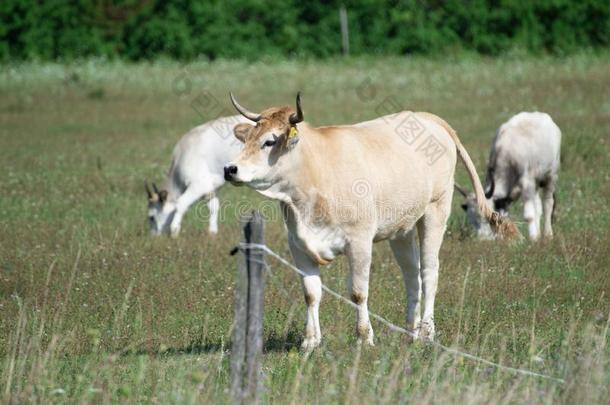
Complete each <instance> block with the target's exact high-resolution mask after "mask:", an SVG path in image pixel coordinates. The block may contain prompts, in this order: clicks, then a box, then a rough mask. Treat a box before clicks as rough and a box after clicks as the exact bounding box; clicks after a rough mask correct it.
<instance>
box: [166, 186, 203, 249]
mask: <svg viewBox="0 0 610 405" xmlns="http://www.w3.org/2000/svg"><path fill="white" fill-rule="evenodd" d="M203 194H204V193H202V192H201V189H200V188H196V187H193V186H191V187H189V188H187V189H186V191H185V192H184V193H182V194H181V195H180V197H178V199H177V200H176V210H175V211H174V216H173V218H172V222H171V224H170V227H169V231H170V235H171V236H172V237H173V238H175V237H177V236H178V234H179V233H180V226H181V224H182V218H183V217H184V214H185V213H186V211H187V210H188V209H189V208H190V207H191V205H193V204H194V203H196V202H197V200H199V199H200V198H201V196H202V195H203Z"/></svg>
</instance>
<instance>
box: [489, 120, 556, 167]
mask: <svg viewBox="0 0 610 405" xmlns="http://www.w3.org/2000/svg"><path fill="white" fill-rule="evenodd" d="M560 144H561V131H560V130H559V127H557V125H556V124H555V123H554V122H553V120H552V118H551V117H550V116H549V115H548V114H546V113H541V112H532V113H530V112H522V113H519V114H517V115H515V116H513V117H512V118H511V119H509V120H508V121H507V122H506V123H504V124H503V125H502V126H500V128H499V129H498V131H497V133H496V136H495V139H494V143H493V145H492V148H493V149H492V156H491V160H492V163H493V164H494V165H499V166H501V167H498V168H497V169H499V170H501V169H504V168H506V169H508V168H510V169H511V170H516V171H518V172H519V173H520V174H523V172H528V173H531V174H533V175H534V176H536V177H544V176H546V175H548V173H551V172H556V171H557V170H558V169H559V153H560Z"/></svg>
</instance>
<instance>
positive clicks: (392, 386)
mask: <svg viewBox="0 0 610 405" xmlns="http://www.w3.org/2000/svg"><path fill="white" fill-rule="evenodd" d="M608 89H610V54H602V55H597V56H592V55H576V56H571V57H568V58H563V59H553V58H545V57H543V58H537V59H534V58H531V57H528V58H518V57H513V58H510V57H507V58H503V59H481V58H470V57H467V58H464V59H451V60H442V59H438V60H431V59H410V58H394V59H392V58H390V59H381V60H378V59H347V60H336V61H327V62H315V61H312V62H266V63H264V62H259V63H253V64H247V63H245V62H223V61H219V62H215V63H195V64H190V65H186V66H183V65H179V64H177V63H171V62H157V63H153V64H138V65H128V64H123V63H120V62H101V61H86V62H83V63H75V64H72V65H56V64H42V65H38V64H25V65H4V66H0V165H1V166H0V168H1V169H2V176H1V177H0V314H1V316H0V358H1V359H2V363H1V366H0V390H1V391H0V401H4V402H7V403H18V402H24V401H34V402H49V401H50V402H77V401H78V402H81V401H82V402H107V401H112V402H119V401H129V402H159V403H189V402H206V401H212V400H213V401H215V402H227V401H229V400H230V398H229V394H228V386H229V362H228V358H229V354H230V333H231V322H232V318H233V315H232V312H233V306H232V305H233V286H234V273H235V264H236V259H235V257H231V256H229V251H230V249H231V248H232V247H233V246H234V245H235V243H236V242H237V241H238V239H239V232H240V230H239V228H238V226H237V220H238V216H239V212H241V211H243V210H244V208H245V207H254V206H257V205H260V204H261V203H262V202H263V201H264V200H263V199H262V198H261V197H259V196H258V195H256V194H255V193H254V192H251V191H249V190H246V189H245V188H233V187H231V186H227V187H226V188H225V189H223V190H222V192H221V199H222V201H223V204H225V207H224V209H223V217H222V221H221V227H220V233H219V235H218V236H217V237H215V238H211V237H209V236H207V234H206V232H205V231H204V229H205V228H206V227H207V223H206V222H207V221H206V208H205V207H204V205H203V204H201V205H200V206H197V207H196V209H194V210H192V211H191V212H189V214H187V217H186V219H185V223H184V226H183V233H182V234H181V236H180V238H178V239H177V240H172V239H169V238H157V239H151V238H149V237H148V234H147V229H146V218H145V208H146V199H145V193H144V190H143V181H144V179H148V180H156V181H157V182H160V181H161V179H162V178H163V176H164V174H165V172H166V170H167V168H168V166H169V157H170V153H171V149H172V147H173V145H174V144H175V142H176V141H177V140H178V139H179V137H180V136H181V134H183V133H184V132H186V131H187V130H188V129H189V128H191V127H193V126H195V125H196V124H198V123H201V122H203V121H205V120H208V119H211V118H214V117H216V116H218V115H221V114H233V111H232V110H231V109H230V108H229V106H230V104H229V102H228V97H227V94H228V91H229V90H233V91H235V92H236V94H237V95H238V97H239V99H240V101H241V102H243V103H244V105H246V106H248V107H249V108H251V109H253V110H256V109H262V108H264V107H267V106H272V105H278V104H292V102H293V100H294V95H295V92H296V91H297V90H302V91H303V94H304V97H303V107H304V111H305V119H306V120H307V121H309V122H311V123H313V124H335V123H350V122H356V121H361V120H365V119H369V118H373V117H375V116H378V115H381V114H384V113H385V111H386V109H387V108H390V109H398V108H403V109H410V110H415V111H431V112H434V113H436V114H438V115H440V116H442V117H444V118H445V119H446V120H447V121H448V122H449V123H450V124H451V125H452V126H453V127H454V128H455V129H456V130H457V132H458V134H459V135H460V137H461V139H462V142H463V143H464V144H465V146H466V147H467V149H468V150H469V151H470V153H471V155H472V157H473V159H474V160H475V163H476V164H477V167H478V168H479V170H480V173H482V172H483V167H484V162H485V159H486V156H487V150H488V147H489V143H490V140H491V137H492V134H493V132H494V130H495V128H496V127H497V126H498V125H499V124H500V123H502V122H503V121H505V120H506V119H508V118H509V117H510V116H511V115H512V114H514V113H516V112H519V111H523V110H540V111H545V112H548V113H550V114H551V116H552V117H553V118H554V119H555V121H556V122H557V124H558V125H559V126H560V128H561V129H562V131H563V145H562V168H561V172H560V180H559V185H558V188H559V189H558V209H557V222H556V227H555V232H556V238H555V239H554V240H552V241H550V242H540V243H536V244H521V245H515V246H506V245H501V244H496V243H493V242H478V241H476V240H474V239H473V238H472V237H471V236H470V235H469V234H468V231H467V229H466V227H465V224H464V220H465V219H464V215H463V213H462V211H461V209H460V208H459V202H460V201H458V199H457V198H456V199H455V201H454V210H453V214H452V217H451V219H450V224H449V229H448V232H447V235H446V239H445V243H444V245H443V248H442V250H441V273H440V282H439V283H440V286H439V291H438V296H437V306H436V311H437V312H436V327H437V331H438V341H439V342H442V343H443V344H446V345H449V346H455V347H459V348H461V349H463V350H465V351H467V352H469V353H473V354H477V355H480V356H482V357H485V358H487V359H490V360H493V361H498V362H501V363H502V364H506V365H509V366H515V367H524V368H527V369H530V370H533V371H536V372H540V373H544V374H548V375H552V376H555V377H559V378H564V379H565V380H566V383H565V384H558V383H556V382H553V381H548V380H543V379H538V378H532V377H525V376H516V375H513V374H511V373H507V372H504V371H499V370H496V369H493V368H490V367H488V366H486V365H484V364H479V363H476V362H472V361H469V360H464V359H461V358H459V357H455V356H452V355H450V354H447V353H444V352H442V351H438V350H436V349H434V348H431V347H429V346H425V345H422V344H415V345H408V344H407V343H406V342H405V339H404V337H401V336H399V335H396V334H395V333H393V332H390V331H388V330H387V329H386V328H385V327H384V326H383V325H381V324H379V323H377V322H375V321H373V328H374V329H375V332H376V347H374V348H364V347H363V348H360V347H358V345H356V339H355V335H354V319H355V314H354V313H353V311H352V310H351V309H350V308H348V307H346V306H345V305H344V304H342V303H340V302H339V301H337V300H335V299H333V298H332V297H330V296H328V295H326V296H325V297H324V298H323V301H322V306H321V314H320V317H321V320H320V321H321V325H322V329H323V335H324V340H323V345H322V347H321V348H320V349H319V350H316V351H315V352H313V353H311V354H309V355H307V354H303V353H301V352H300V351H299V344H300V340H301V338H302V329H303V325H304V320H305V318H304V315H305V313H304V312H305V308H304V304H303V300H302V297H301V289H300V283H299V282H298V279H297V278H296V277H295V275H294V274H293V273H292V272H290V270H288V269H286V268H284V267H282V266H281V265H279V264H278V263H277V262H275V261H273V260H271V259H269V264H270V268H271V270H272V275H271V276H269V278H268V280H267V286H268V287H267V292H266V301H265V309H266V314H265V316H266V317H265V324H264V334H265V357H264V372H265V379H266V380H265V393H264V395H265V401H266V402H293V403H302V402H316V403H322V402H333V403H343V402H347V401H349V402H353V403H370V402H375V403H377V402H380V403H383V402H390V403H395V402H415V403H454V402H467V403H480V402H489V403H497V402H502V403H525V402H526V403H557V402H561V403H582V404H585V403H586V404H589V403H603V402H606V401H607V398H608V394H609V392H608V391H609V388H608V387H610V349H609V347H608V344H607V338H608V335H609V333H608V316H609V309H610V300H609V297H610V277H609V271H610V265H609V263H610V249H609V244H610V208H609V204H608V202H609V201H610V187H608V181H609V180H610V178H609V176H610V137H609V134H610V98H609V97H608V95H609V93H608ZM355 164H364V163H363V162H355ZM457 173H458V179H459V180H460V182H461V183H462V184H467V181H466V173H465V170H464V169H463V168H462V167H461V166H460V167H458V170H457ZM513 214H514V215H515V216H516V218H517V219H518V220H519V219H520V212H519V207H515V208H514V209H513ZM521 226H523V225H521ZM267 241H268V244H269V245H270V246H271V247H272V248H273V249H274V250H275V251H277V252H278V253H280V254H282V255H283V256H285V257H289V253H288V248H287V243H286V238H285V232H284V229H283V225H282V224H281V222H280V221H279V220H277V217H275V219H273V218H271V219H270V221H269V222H268V223H267ZM372 267H373V268H372V280H371V293H370V300H369V304H370V309H371V310H372V311H374V312H377V313H379V314H381V315H383V316H385V317H386V318H388V319H390V320H391V321H392V322H395V323H397V324H399V325H403V324H404V304H405V300H404V292H403V285H402V280H401V276H400V271H399V270H398V267H397V266H396V264H395V263H394V261H393V258H392V257H391V254H390V249H389V247H388V246H387V244H386V243H380V244H378V245H376V248H375V251H374V261H373V265H372ZM322 277H323V281H324V282H325V283H326V284H327V285H328V286H330V287H331V288H333V289H335V290H337V291H340V292H342V293H345V290H346V287H345V278H346V263H345V260H344V259H343V258H342V259H340V260H338V261H336V262H335V263H333V264H332V265H330V266H328V267H326V268H324V269H323V273H322Z"/></svg>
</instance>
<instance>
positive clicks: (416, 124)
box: [225, 95, 518, 349]
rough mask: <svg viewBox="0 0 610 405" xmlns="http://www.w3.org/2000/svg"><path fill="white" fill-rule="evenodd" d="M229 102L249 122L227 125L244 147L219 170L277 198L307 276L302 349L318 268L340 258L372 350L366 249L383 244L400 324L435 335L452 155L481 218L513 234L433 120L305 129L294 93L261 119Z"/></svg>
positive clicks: (419, 116) (314, 307)
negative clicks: (398, 294)
mask: <svg viewBox="0 0 610 405" xmlns="http://www.w3.org/2000/svg"><path fill="white" fill-rule="evenodd" d="M231 100H232V102H233V104H234V106H235V108H236V109H237V110H238V111H239V112H240V113H241V114H242V115H244V116H245V117H246V118H248V119H250V120H252V121H254V122H256V125H251V124H239V125H237V126H235V129H234V133H235V136H236V137H237V138H238V139H239V140H241V141H242V142H244V144H245V146H244V149H243V151H242V152H241V153H240V154H239V156H238V157H237V159H236V160H235V161H234V162H231V163H229V164H227V165H226V166H225V178H226V179H227V180H229V181H231V182H232V183H233V184H235V185H242V184H245V185H248V186H250V187H252V188H254V189H255V190H257V191H258V192H260V193H261V194H263V195H265V196H267V197H270V198H273V199H277V200H279V201H280V204H281V207H282V212H283V214H284V220H285V222H286V225H287V228H288V242H289V246H290V250H291V253H292V255H293V258H294V261H295V264H296V266H297V267H298V268H299V269H301V270H302V271H303V272H304V273H306V276H303V277H302V284H303V290H304V294H305V302H306V304H307V324H306V330H305V339H304V341H303V345H302V346H303V348H305V349H311V348H313V347H315V346H317V345H319V344H320V341H321V339H322V334H321V332H320V324H319V320H318V308H319V305H320V299H321V297H322V289H321V280H320V271H319V266H320V265H324V264H328V263H330V262H331V261H332V260H333V259H334V258H335V257H336V256H337V255H339V254H341V253H345V254H346V256H347V258H348V263H349V269H350V276H349V280H348V288H349V290H350V291H349V292H350V295H351V298H352V301H353V302H354V303H355V304H356V305H357V307H358V310H357V326H356V331H357V334H358V336H359V338H363V339H365V340H366V342H367V343H368V344H370V345H372V344H373V330H372V328H371V325H370V322H369V314H368V309H367V301H368V288H369V270H370V266H371V252H372V243H373V242H377V241H381V240H386V239H388V240H389V241H390V245H391V247H392V251H393V252H394V255H395V257H396V260H397V261H398V264H399V265H400V268H401V269H402V273H403V276H404V280H405V286H406V290H407V317H406V318H407V328H408V329H409V330H410V331H411V332H412V333H413V334H414V335H415V336H418V337H421V338H423V339H433V338H434V320H433V317H434V298H435V294H436V288H437V280H438V269H439V259H438V256H439V249H440V247H441V243H442V241H443V234H444V232H445V227H446V223H447V218H448V217H449V213H450V209H451V198H452V195H453V174H454V171H455V163H456V150H457V154H458V155H459V156H460V157H461V158H462V160H463V161H464V163H465V165H466V168H467V169H468V173H469V176H470V179H471V181H472V183H473V186H474V189H475V191H476V195H477V199H478V202H479V208H480V210H481V212H482V215H483V216H484V217H485V218H487V219H488V220H489V221H490V223H491V224H492V225H493V226H494V228H495V229H496V230H498V231H499V232H501V233H503V234H505V236H514V235H517V234H518V231H517V230H516V228H515V227H514V225H513V224H512V223H509V222H507V220H504V219H502V218H500V216H499V215H497V214H496V213H494V212H493V211H492V210H491V208H490V207H489V205H488V204H487V202H486V200H485V195H484V191H483V187H482V186H481V182H480V180H479V178H478V177H477V174H476V170H475V167H474V165H473V164H472V161H471V160H470V157H469V156H468V153H467V152H466V150H465V149H464V147H463V146H462V144H461V143H460V141H459V139H458V137H457V136H456V134H455V132H454V131H453V129H451V127H450V126H449V125H448V124H447V123H446V122H445V121H443V120H442V119H441V118H439V117H437V116H435V115H432V114H428V113H412V112H408V111H404V112H400V113H397V114H392V115H388V116H384V117H381V118H378V119H375V120H372V121H367V122H362V123H359V124H355V125H341V126H330V127H320V128H313V127H311V126H309V125H308V124H307V123H305V122H302V121H303V111H302V109H301V104H300V96H299V95H297V103H296V104H297V108H296V111H295V110H293V109H292V108H290V107H279V108H269V109H267V110H265V111H263V112H262V113H260V114H256V113H253V112H250V111H248V110H246V109H245V108H244V107H242V106H240V105H239V104H238V103H237V101H236V100H235V99H234V97H233V95H231ZM416 229H417V233H416ZM417 239H419V249H418V245H417ZM420 251H421V259H420ZM422 292H423V300H424V305H423V315H422V314H420V295H421V293H422Z"/></svg>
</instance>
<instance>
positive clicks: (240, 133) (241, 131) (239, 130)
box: [233, 123, 254, 143]
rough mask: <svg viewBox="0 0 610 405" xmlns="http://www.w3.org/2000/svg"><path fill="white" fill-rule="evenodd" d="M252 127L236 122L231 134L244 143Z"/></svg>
mask: <svg viewBox="0 0 610 405" xmlns="http://www.w3.org/2000/svg"><path fill="white" fill-rule="evenodd" d="M252 128H254V126H253V125H251V124H246V123H242V124H237V125H235V128H233V134H234V135H235V137H236V138H237V139H239V141H240V142H243V143H245V142H246V138H247V137H248V135H249V134H250V131H252Z"/></svg>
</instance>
